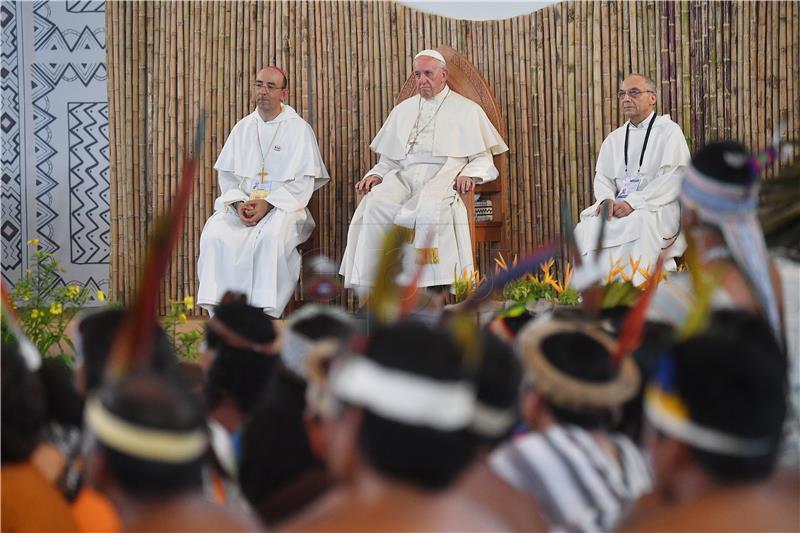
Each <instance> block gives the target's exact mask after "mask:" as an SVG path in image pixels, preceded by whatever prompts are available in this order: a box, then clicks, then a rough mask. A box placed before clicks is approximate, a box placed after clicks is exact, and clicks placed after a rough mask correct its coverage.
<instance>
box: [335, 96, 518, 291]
mask: <svg viewBox="0 0 800 533" xmlns="http://www.w3.org/2000/svg"><path fill="white" fill-rule="evenodd" d="M370 148H371V149H372V150H373V151H374V152H376V153H377V154H378V155H380V159H379V161H378V164H377V165H375V166H374V167H373V168H372V169H371V170H370V171H369V172H367V174H366V175H367V176H369V175H371V174H375V175H378V176H380V177H382V178H383V181H382V182H381V183H380V184H378V185H376V186H375V187H373V188H372V190H371V191H370V192H369V193H368V194H367V195H366V196H365V197H364V199H363V200H362V201H361V203H360V204H359V205H358V208H357V209H356V212H355V213H354V215H353V219H352V221H351V223H350V229H349V231H348V234H347V248H346V249H345V252H344V257H343V258H342V266H341V269H340V272H339V273H340V274H342V276H344V280H345V287H348V288H359V287H361V288H364V287H371V286H373V285H374V277H375V270H376V268H377V265H378V262H379V260H380V253H381V251H382V246H383V239H384V236H385V235H386V233H387V232H388V231H389V230H390V229H391V228H392V226H394V225H396V226H400V227H403V228H406V229H407V230H409V231H408V232H407V235H408V236H409V238H410V239H411V241H412V242H411V246H410V247H407V248H408V249H407V252H409V253H406V254H405V255H404V257H405V259H404V268H403V271H404V273H405V282H408V280H409V276H410V275H412V274H413V273H414V271H415V270H416V269H415V266H414V264H415V263H417V262H420V263H422V264H424V266H423V267H422V273H421V277H420V279H419V281H418V285H419V286H420V287H428V286H433V285H449V284H451V283H452V282H453V277H454V274H461V272H462V271H463V270H464V269H467V270H472V269H473V261H472V243H471V241H470V235H469V219H468V218H467V216H468V215H467V211H466V208H465V206H464V203H463V202H462V201H461V198H460V196H459V195H458V193H457V192H456V190H455V189H454V188H453V186H454V184H455V180H456V177H458V176H460V175H463V176H470V177H473V178H474V179H475V182H476V183H478V184H480V183H485V182H488V181H491V180H493V179H495V178H497V175H498V172H497V169H496V168H495V166H494V163H493V160H492V155H494V154H500V153H503V152H505V151H506V150H508V147H507V146H506V144H505V143H504V142H503V139H502V138H501V137H500V134H499V133H498V132H497V130H496V129H495V128H494V126H492V123H491V122H490V121H489V118H488V117H487V116H486V113H484V111H483V109H481V107H480V106H479V105H478V104H476V103H475V102H473V101H472V100H469V99H467V98H465V97H463V96H461V95H460V94H458V93H456V92H455V91H452V90H451V89H450V88H449V87H447V86H445V87H444V89H442V91H440V92H439V93H438V94H436V95H434V96H433V97H431V98H429V99H425V98H422V97H420V96H419V95H416V96H413V97H411V98H408V99H406V100H404V101H403V102H401V103H399V104H398V105H397V106H395V108H394V109H392V111H391V113H390V114H389V118H387V119H386V122H385V123H384V125H383V127H382V128H381V129H380V131H379V132H378V134H377V135H376V136H375V139H373V141H372V144H370ZM469 216H472V214H470V215H469ZM401 282H403V280H401Z"/></svg>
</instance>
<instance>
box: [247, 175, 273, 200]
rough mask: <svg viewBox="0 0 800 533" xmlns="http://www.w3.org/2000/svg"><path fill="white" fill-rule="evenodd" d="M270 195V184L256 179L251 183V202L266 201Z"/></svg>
mask: <svg viewBox="0 0 800 533" xmlns="http://www.w3.org/2000/svg"><path fill="white" fill-rule="evenodd" d="M268 194H269V182H268V181H261V180H259V179H254V180H253V181H252V182H251V183H250V199H251V200H266V199H267V195H268Z"/></svg>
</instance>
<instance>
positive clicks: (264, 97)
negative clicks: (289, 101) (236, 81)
mask: <svg viewBox="0 0 800 533" xmlns="http://www.w3.org/2000/svg"><path fill="white" fill-rule="evenodd" d="M287 96H289V78H287V77H286V73H285V72H284V71H283V70H281V69H279V68H278V67H274V66H269V67H264V68H262V69H261V70H259V71H258V72H257V73H256V78H255V80H254V81H253V98H255V101H256V107H257V108H258V111H259V113H260V114H261V117H262V118H264V119H265V120H266V119H272V118H274V117H276V116H277V115H278V114H279V113H280V111H281V104H282V103H283V102H284V101H285V100H286V98H287Z"/></svg>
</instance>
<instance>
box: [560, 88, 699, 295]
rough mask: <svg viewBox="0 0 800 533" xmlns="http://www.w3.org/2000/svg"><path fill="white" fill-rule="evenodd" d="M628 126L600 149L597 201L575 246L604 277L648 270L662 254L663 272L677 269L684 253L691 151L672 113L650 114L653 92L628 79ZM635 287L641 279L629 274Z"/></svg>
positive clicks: (623, 95)
mask: <svg viewBox="0 0 800 533" xmlns="http://www.w3.org/2000/svg"><path fill="white" fill-rule="evenodd" d="M618 97H619V100H620V104H621V106H622V112H623V113H624V114H625V116H626V117H627V118H628V120H627V121H626V122H625V124H623V125H622V126H621V127H619V128H617V129H616V130H614V131H612V132H611V133H610V134H609V136H608V137H606V139H605V141H603V145H602V146H601V147H600V155H599V156H598V157H597V165H596V168H595V177H594V195H595V199H596V202H595V203H594V204H593V205H592V206H590V207H588V208H587V209H585V210H584V211H583V212H581V216H580V222H579V223H578V226H577V227H576V228H575V240H576V242H577V245H578V248H579V249H580V252H581V254H582V255H583V256H584V260H585V259H586V257H587V256H591V257H593V258H596V259H594V260H597V261H598V265H599V271H600V273H602V275H605V274H607V273H608V272H609V270H610V269H611V267H612V265H613V264H614V263H615V262H616V261H618V260H621V266H624V265H628V264H629V258H633V260H634V261H637V260H641V261H640V266H641V267H642V268H649V269H652V268H654V267H655V264H656V260H657V258H658V255H659V253H661V250H662V249H666V256H665V264H664V267H665V269H666V270H675V268H676V265H675V260H674V258H675V257H680V256H681V255H682V254H683V252H684V250H685V249H686V241H685V239H684V238H683V235H682V234H681V231H680V230H681V228H680V206H679V204H678V193H679V192H680V186H681V179H682V176H683V171H684V170H685V168H686V165H687V164H688V162H689V147H688V146H687V144H686V138H685V137H684V135H683V132H682V131H681V128H680V126H678V124H676V123H675V122H673V121H672V120H671V119H670V117H669V115H661V116H658V115H656V113H655V105H656V86H655V83H654V82H653V81H652V80H650V79H649V78H647V77H645V76H642V75H640V74H632V75H630V76H628V77H627V78H625V80H624V81H623V82H622V85H621V86H620V90H619V92H618ZM604 203H606V204H607V205H608V217H609V218H608V220H607V222H606V228H605V233H604V235H603V242H602V243H601V244H600V247H599V248H598V246H597V244H598V243H597V240H598V234H599V231H600V226H601V220H600V216H601V212H602V204H604ZM630 275H631V276H634V277H635V279H636V281H637V282H638V281H641V280H642V276H641V275H640V274H637V273H630Z"/></svg>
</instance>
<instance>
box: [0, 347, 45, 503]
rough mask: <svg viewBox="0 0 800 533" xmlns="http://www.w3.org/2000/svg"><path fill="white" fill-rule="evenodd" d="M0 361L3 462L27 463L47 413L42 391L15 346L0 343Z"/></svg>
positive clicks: (1, 446)
mask: <svg viewBox="0 0 800 533" xmlns="http://www.w3.org/2000/svg"><path fill="white" fill-rule="evenodd" d="M4 333H5V332H4ZM0 361H1V362H2V368H1V369H0V378H2V388H0V393H2V420H1V422H2V433H0V441H2V443H1V444H0V454H1V455H2V462H3V464H6V463H13V462H20V461H26V460H28V458H29V457H30V456H31V454H32V453H33V451H34V450H35V449H36V446H37V445H38V444H39V440H40V438H41V432H42V428H43V426H44V420H45V409H46V406H45V398H44V391H43V390H42V387H41V383H40V382H39V381H38V379H37V376H36V375H35V374H34V373H32V372H31V371H30V370H28V367H27V366H26V364H25V360H24V359H23V357H22V355H20V353H19V347H18V345H17V344H16V343H14V342H5V341H4V342H3V345H2V352H0ZM5 490H13V489H11V488H6V489H5Z"/></svg>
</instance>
